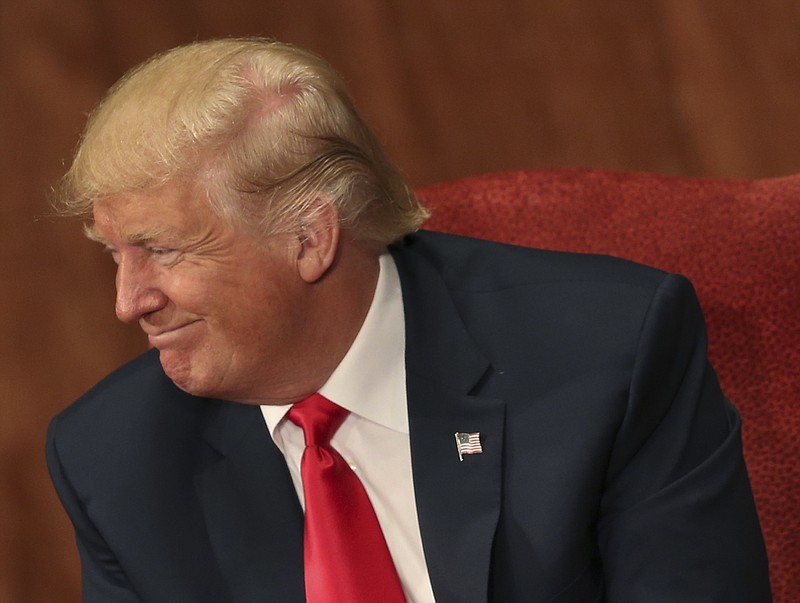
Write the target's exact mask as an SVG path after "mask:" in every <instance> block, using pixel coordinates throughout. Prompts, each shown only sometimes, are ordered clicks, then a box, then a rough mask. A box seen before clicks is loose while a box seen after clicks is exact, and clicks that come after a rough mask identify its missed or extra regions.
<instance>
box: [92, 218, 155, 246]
mask: <svg viewBox="0 0 800 603" xmlns="http://www.w3.org/2000/svg"><path fill="white" fill-rule="evenodd" d="M168 230H169V229H168V228H167V227H165V226H156V227H153V228H149V229H147V230H142V231H140V232H132V233H127V234H125V235H123V236H122V239H123V242H124V243H126V244H128V245H145V244H147V243H150V242H151V241H153V240H155V239H157V238H159V237H161V236H163V235H164V233H166V232H168ZM83 233H84V235H86V238H88V239H89V240H90V241H94V242H95V243H100V244H101V245H105V246H106V247H112V245H111V244H109V242H108V240H107V239H106V238H105V237H104V236H103V233H101V232H100V230H99V229H98V228H97V224H95V223H94V222H92V223H91V224H86V225H84V227H83Z"/></svg>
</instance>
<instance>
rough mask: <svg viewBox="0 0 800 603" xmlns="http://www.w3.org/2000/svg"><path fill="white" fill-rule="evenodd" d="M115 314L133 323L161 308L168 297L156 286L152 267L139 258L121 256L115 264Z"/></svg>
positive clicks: (125, 321)
mask: <svg viewBox="0 0 800 603" xmlns="http://www.w3.org/2000/svg"><path fill="white" fill-rule="evenodd" d="M116 282H117V302H116V308H115V309H116V314H117V318H119V319H120V320H121V321H122V322H124V323H135V322H138V320H139V319H140V318H142V317H143V316H145V315H146V314H149V313H151V312H156V311H158V310H160V309H161V308H163V307H164V306H165V305H166V303H167V301H168V299H167V296H166V295H165V294H164V293H163V291H161V289H160V288H159V287H158V286H157V283H156V280H155V278H154V275H153V274H152V268H150V267H149V266H147V265H146V262H144V261H142V260H141V258H137V257H130V256H124V255H123V256H122V257H121V258H120V260H119V264H118V265H117V280H116Z"/></svg>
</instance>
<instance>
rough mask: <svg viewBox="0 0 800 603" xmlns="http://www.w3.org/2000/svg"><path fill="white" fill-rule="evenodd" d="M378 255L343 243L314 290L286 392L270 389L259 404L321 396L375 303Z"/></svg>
mask: <svg viewBox="0 0 800 603" xmlns="http://www.w3.org/2000/svg"><path fill="white" fill-rule="evenodd" d="M378 273H379V262H378V256H377V255H375V254H374V253H371V252H368V251H365V250H363V249H361V248H360V247H358V246H357V245H355V244H354V243H352V242H350V241H342V242H341V244H340V246H339V251H338V253H337V257H336V260H335V262H334V264H333V265H332V266H331V268H330V270H329V271H328V272H327V273H326V274H325V275H324V277H323V278H321V279H320V280H318V281H316V282H314V283H313V284H310V285H309V288H308V296H307V298H306V313H305V316H306V317H307V319H306V320H305V321H304V325H303V326H302V329H301V333H298V337H297V343H298V345H296V346H294V349H292V350H287V354H290V355H291V357H292V358H294V359H296V361H295V362H293V363H291V365H290V367H288V371H287V375H286V377H287V381H286V383H285V386H284V387H281V388H277V389H276V388H274V384H270V395H269V396H268V397H266V398H261V399H259V400H257V401H255V402H256V403H258V404H289V403H292V402H296V401H298V400H301V399H303V398H306V397H308V396H310V395H311V394H313V393H314V392H316V391H318V390H319V389H320V388H321V387H322V385H324V383H325V382H326V381H327V380H328V377H330V375H331V374H332V373H333V371H334V370H335V369H336V367H337V366H338V365H339V363H340V362H341V361H342V359H343V358H344V356H345V354H347V351H348V350H349V349H350V346H351V345H352V343H353V341H354V340H355V338H356V335H358V332H359V331H360V329H361V326H362V325H363V324H364V319H365V318H366V316H367V312H368V311H369V308H370V306H371V304H372V299H373V297H374V294H375V288H376V285H377V282H378Z"/></svg>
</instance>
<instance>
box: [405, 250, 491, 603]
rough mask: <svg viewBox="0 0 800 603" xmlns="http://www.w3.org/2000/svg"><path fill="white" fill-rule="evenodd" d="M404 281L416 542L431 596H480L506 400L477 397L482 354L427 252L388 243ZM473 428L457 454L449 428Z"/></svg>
mask: <svg viewBox="0 0 800 603" xmlns="http://www.w3.org/2000/svg"><path fill="white" fill-rule="evenodd" d="M393 255H394V258H395V261H396V263H397V267H398V271H399V274H400V279H401V283H402V288H403V302H404V308H405V316H406V350H407V352H406V367H407V388H408V405H409V426H410V433H411V457H412V464H413V472H414V488H415V495H416V499H417V512H418V515H419V521H420V529H421V532H422V542H423V547H424V549H425V557H426V562H427V565H428V571H429V574H430V578H431V583H432V585H433V590H434V593H435V595H436V599H437V601H459V602H475V603H477V602H479V601H486V599H487V596H488V590H489V569H490V565H491V552H492V544H493V541H494V534H495V529H496V527H497V522H498V517H499V513H500V495H501V487H502V450H503V426H504V420H505V404H504V403H503V401H501V400H497V399H492V398H487V397H483V396H481V395H480V394H479V392H480V383H481V380H482V378H483V377H484V376H485V375H486V374H487V373H488V372H489V371H491V366H490V363H489V361H488V360H487V359H486V358H485V357H484V356H483V354H482V353H481V352H480V351H479V350H478V349H477V347H476V345H475V343H474V342H473V340H472V338H471V337H470V335H469V333H468V332H467V330H466V328H465V326H464V324H463V322H462V320H461V317H460V315H459V312H458V310H457V308H456V305H455V303H454V301H453V299H452V296H451V294H450V291H449V290H448V288H447V286H446V285H445V283H444V281H443V279H442V277H441V276H440V275H439V273H438V271H437V270H436V268H435V267H434V266H433V265H432V263H430V262H429V261H428V260H427V259H426V258H425V254H424V253H418V252H417V251H416V250H415V249H414V248H413V246H412V247H409V246H408V245H404V246H401V247H398V248H395V249H394V250H393ZM457 431H461V432H478V433H480V439H481V443H482V447H483V452H482V453H481V454H476V455H470V456H466V457H464V460H463V461H459V457H458V453H457V450H456V444H455V432H457Z"/></svg>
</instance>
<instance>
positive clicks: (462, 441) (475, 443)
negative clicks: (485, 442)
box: [456, 431, 483, 461]
mask: <svg viewBox="0 0 800 603" xmlns="http://www.w3.org/2000/svg"><path fill="white" fill-rule="evenodd" d="M456 449H457V450H458V460H459V461H463V460H464V455H465V454H481V453H482V452H483V448H482V447H481V434H480V433H479V432H477V431H476V432H475V433H462V432H460V431H457V432H456Z"/></svg>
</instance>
